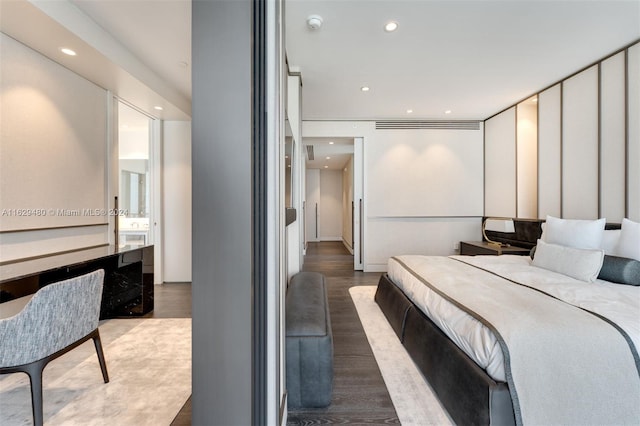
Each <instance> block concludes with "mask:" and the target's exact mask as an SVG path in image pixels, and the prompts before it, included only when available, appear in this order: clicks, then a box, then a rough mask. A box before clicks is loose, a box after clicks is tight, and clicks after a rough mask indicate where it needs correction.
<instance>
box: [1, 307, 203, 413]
mask: <svg viewBox="0 0 640 426" xmlns="http://www.w3.org/2000/svg"><path fill="white" fill-rule="evenodd" d="M99 330H100V337H101V339H102V346H103V350H104V355H105V359H106V362H107V370H108V372H109V379H110V381H109V383H104V381H103V380H102V373H101V372H100V365H99V363H98V357H97V355H96V351H95V348H94V346H93V341H92V340H89V341H87V342H85V343H83V344H82V345H80V346H78V347H77V348H75V349H73V350H72V351H70V352H68V353H66V354H65V355H63V356H61V357H60V358H58V359H56V360H54V361H52V362H50V363H49V365H48V366H47V367H46V368H45V370H44V378H43V383H44V391H43V400H44V421H45V424H46V425H109V426H112V425H122V426H124V425H136V426H137V425H154V426H156V425H169V424H171V421H172V420H173V419H174V418H175V416H176V414H177V413H178V412H179V411H180V409H181V408H182V406H183V405H184V403H185V402H186V401H187V399H188V398H189V395H191V319H190V318H171V319H155V318H147V319H135V318H130V319H112V320H107V321H103V322H101V323H100V327H99ZM0 424H1V425H30V424H32V414H31V393H30V387H29V379H28V376H27V375H26V374H23V373H15V374H9V375H2V376H0Z"/></svg>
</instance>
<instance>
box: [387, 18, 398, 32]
mask: <svg viewBox="0 0 640 426" xmlns="http://www.w3.org/2000/svg"><path fill="white" fill-rule="evenodd" d="M397 29H398V23H397V22H396V21H389V22H387V23H386V24H384V30H385V31H386V32H388V33H390V32H393V31H395V30H397Z"/></svg>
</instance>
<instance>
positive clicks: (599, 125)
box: [485, 44, 640, 223]
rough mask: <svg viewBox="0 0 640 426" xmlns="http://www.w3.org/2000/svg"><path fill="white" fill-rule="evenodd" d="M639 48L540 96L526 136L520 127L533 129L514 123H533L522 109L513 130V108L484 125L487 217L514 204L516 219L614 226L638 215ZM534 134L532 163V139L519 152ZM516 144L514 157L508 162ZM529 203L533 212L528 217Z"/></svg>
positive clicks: (500, 213) (507, 212)
mask: <svg viewBox="0 0 640 426" xmlns="http://www.w3.org/2000/svg"><path fill="white" fill-rule="evenodd" d="M639 46H640V45H639V44H635V45H634V46H632V47H630V48H629V49H627V51H626V52H625V51H624V50H623V51H622V52H619V53H617V54H616V55H613V56H611V57H609V58H607V59H605V60H603V61H601V62H600V63H599V64H596V65H593V66H590V67H589V68H587V69H585V70H582V71H580V72H578V73H576V74H575V75H572V76H570V77H569V78H567V79H565V80H563V81H561V82H559V83H558V84H556V85H554V86H552V87H550V88H548V89H545V90H544V91H542V92H541V93H540V94H539V96H538V98H539V99H538V109H537V113H538V114H537V115H538V118H537V128H536V129H533V128H532V130H533V132H531V134H530V135H527V134H526V133H527V132H525V131H524V129H523V128H522V129H521V128H520V127H521V126H524V125H526V126H528V127H533V126H531V125H530V123H525V122H523V121H522V120H521V118H524V117H528V118H527V120H533V119H534V114H533V111H527V110H526V109H524V108H522V109H521V108H520V107H519V109H518V126H517V127H518V128H517V130H516V129H515V128H514V126H513V124H514V122H513V121H512V113H511V111H513V109H514V108H509V109H507V110H506V111H505V112H502V113H501V114H498V115H496V116H495V117H492V118H490V119H489V120H487V121H486V129H487V132H486V134H485V146H486V153H487V154H486V162H485V175H486V176H487V178H486V181H485V185H486V188H485V192H486V194H487V201H486V206H485V214H486V215H491V216H494V215H495V216H512V214H510V207H509V206H511V205H512V204H513V203H514V200H517V206H518V209H517V212H516V214H517V216H518V217H538V218H544V217H546V215H552V216H560V217H565V218H575V219H593V218H597V217H606V218H607V221H609V222H614V223H615V222H618V223H619V222H620V221H621V220H622V218H623V217H629V218H631V219H633V218H634V217H635V218H636V220H638V218H640V209H639V208H638V206H640V178H639V176H640V131H638V129H639V128H640V124H639V122H640V113H639V110H640V107H638V105H640V85H639V84H638V80H639V79H640V78H639V77H638V75H640V73H639V72H638V70H639V69H640V55H639V54H638V52H639V51H640V47H639ZM625 56H627V59H626V64H625ZM625 65H626V66H627V67H628V68H627V69H626V70H625ZM625 75H626V78H628V81H627V82H626V83H625ZM625 87H628V93H627V94H626V95H625V93H624V89H625ZM625 101H626V102H625ZM536 131H537V145H538V152H537V158H536V155H535V153H534V152H533V150H532V148H531V147H532V146H534V144H535V143H534V141H533V139H531V140H528V141H527V144H528V145H529V146H528V147H526V148H525V151H523V147H522V146H521V145H520V142H521V138H522V137H523V136H524V137H526V138H529V137H531V135H532V134H534V133H535V132H536ZM516 135H517V136H516ZM625 135H626V137H625ZM516 141H517V142H516ZM516 143H517V150H518V159H517V160H516V161H512V162H510V161H508V159H509V158H511V157H512V150H513V147H515V146H516ZM524 152H530V154H526V155H521V154H523V153H524ZM500 153H503V155H502V157H501V156H500ZM516 165H517V167H515V166H516ZM514 168H515V170H517V177H515V182H516V183H517V184H516V185H514ZM536 173H537V176H538V179H537V182H534V181H533V180H532V179H531V177H532V176H535V175H536ZM501 174H503V176H502V178H503V181H500V175H501ZM523 179H526V180H525V181H523ZM625 188H626V190H625ZM490 195H491V196H490ZM536 204H537V205H538V208H537V210H538V212H537V215H533V216H532V213H533V212H534V206H535V205H536Z"/></svg>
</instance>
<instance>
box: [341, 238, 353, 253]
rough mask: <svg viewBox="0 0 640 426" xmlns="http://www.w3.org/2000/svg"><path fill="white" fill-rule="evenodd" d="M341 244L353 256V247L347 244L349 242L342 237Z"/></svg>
mask: <svg viewBox="0 0 640 426" xmlns="http://www.w3.org/2000/svg"><path fill="white" fill-rule="evenodd" d="M342 244H343V245H344V247H345V248H346V249H347V250H348V251H349V253H351V255H352V256H353V247H351V245H349V243H347V242H346V241H345V239H344V238H343V239H342Z"/></svg>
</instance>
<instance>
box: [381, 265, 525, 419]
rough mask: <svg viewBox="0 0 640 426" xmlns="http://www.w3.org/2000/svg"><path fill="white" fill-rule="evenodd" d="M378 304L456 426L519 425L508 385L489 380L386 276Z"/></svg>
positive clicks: (382, 283) (382, 281)
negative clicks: (516, 422)
mask: <svg viewBox="0 0 640 426" xmlns="http://www.w3.org/2000/svg"><path fill="white" fill-rule="evenodd" d="M375 301H376V302H377V303H378V305H379V306H380V309H381V310H382V312H383V313H384V315H385V316H386V317H387V320H388V321H389V324H391V327H392V328H393V330H394V331H395V332H396V334H397V335H398V338H399V339H400V342H402V344H403V345H404V347H405V349H406V350H407V352H408V353H409V355H410V356H411V358H412V359H413V362H414V363H415V364H416V366H417V367H418V369H419V370H420V371H421V372H422V374H423V375H424V376H425V378H426V379H427V381H428V382H429V384H430V385H431V388H432V389H433V390H434V392H435V394H436V395H437V397H438V399H439V400H440V402H441V403H442V405H443V406H444V407H445V408H446V410H447V411H448V412H449V415H450V416H451V418H452V419H453V421H454V422H455V423H456V424H459V425H488V424H491V425H513V424H515V417H514V414H513V406H512V404H511V396H510V394H509V388H508V386H507V384H506V383H502V382H496V381H494V380H493V379H492V378H491V377H489V376H488V375H487V373H486V372H485V371H484V370H482V369H481V368H480V367H478V365H477V364H476V363H475V362H473V361H472V360H471V358H469V357H468V356H467V354H465V353H464V352H462V351H461V350H460V349H459V348H458V347H457V346H456V344H455V343H453V342H452V341H451V340H450V339H449V338H448V337H447V336H446V335H445V334H444V333H443V332H442V331H440V329H439V328H438V326H437V325H435V324H434V323H433V322H432V321H431V320H430V319H429V318H427V317H426V316H425V315H424V314H423V313H422V312H421V311H420V309H418V308H417V307H416V306H415V305H414V304H413V302H411V301H410V300H409V298H407V296H405V294H404V293H403V292H402V290H400V289H399V288H398V287H397V286H396V285H395V284H394V283H393V282H392V281H391V280H390V279H389V277H388V276H387V275H386V274H385V275H383V276H382V277H380V282H379V284H378V289H377V291H376V295H375Z"/></svg>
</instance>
